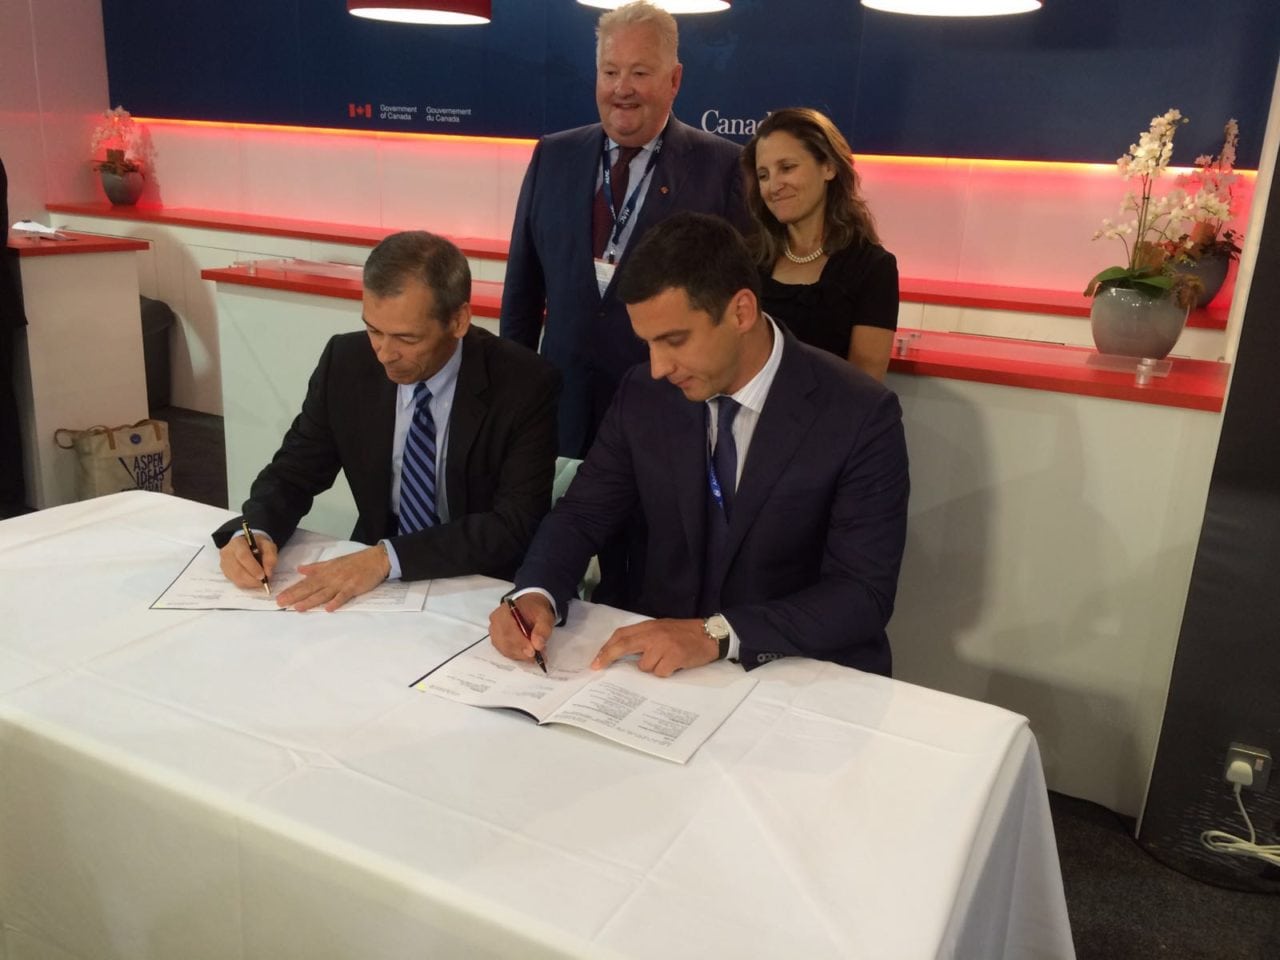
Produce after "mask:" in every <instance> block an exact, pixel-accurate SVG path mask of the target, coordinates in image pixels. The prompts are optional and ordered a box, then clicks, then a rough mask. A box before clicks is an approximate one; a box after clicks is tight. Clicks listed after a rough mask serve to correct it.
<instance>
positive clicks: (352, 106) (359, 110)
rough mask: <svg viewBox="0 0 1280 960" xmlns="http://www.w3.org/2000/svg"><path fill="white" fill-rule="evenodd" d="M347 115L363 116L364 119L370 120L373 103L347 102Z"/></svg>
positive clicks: (353, 116)
mask: <svg viewBox="0 0 1280 960" xmlns="http://www.w3.org/2000/svg"><path fill="white" fill-rule="evenodd" d="M347 116H348V117H352V118H355V117H365V118H366V119H368V120H372V119H373V104H371V103H364V104H361V103H348V104H347Z"/></svg>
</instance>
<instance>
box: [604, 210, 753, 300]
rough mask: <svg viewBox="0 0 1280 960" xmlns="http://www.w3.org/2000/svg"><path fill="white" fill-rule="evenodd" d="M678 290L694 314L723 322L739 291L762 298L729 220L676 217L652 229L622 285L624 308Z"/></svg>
mask: <svg viewBox="0 0 1280 960" xmlns="http://www.w3.org/2000/svg"><path fill="white" fill-rule="evenodd" d="M670 289H679V290H683V291H684V292H685V296H687V297H688V298H689V304H690V306H692V307H693V308H694V309H695V310H702V311H705V312H706V313H709V314H711V322H712V323H719V322H720V319H721V317H722V316H723V315H724V311H725V308H726V307H727V306H728V305H729V301H730V300H732V299H733V297H734V295H735V294H736V293H737V292H738V291H739V290H750V291H751V292H752V293H754V294H755V295H756V297H757V298H759V296H760V275H759V273H757V272H756V267H755V264H754V263H753V262H752V259H751V253H750V251H748V250H747V244H746V241H744V240H743V239H742V235H741V234H739V233H738V231H737V230H736V229H734V227H733V225H732V224H731V223H729V221H728V220H724V219H722V218H721V217H713V216H710V215H709V214H705V213H677V214H675V215H674V216H671V217H668V218H667V219H666V220H663V221H662V222H661V223H659V224H658V225H657V226H655V227H653V228H652V229H650V230H649V232H648V233H646V234H645V235H644V239H642V240H641V241H640V244H639V246H637V247H636V249H635V250H634V251H632V253H631V256H630V257H629V258H628V260H627V265H626V268H625V269H624V270H623V271H622V277H621V278H620V279H619V281H618V297H619V298H620V299H621V300H622V302H623V303H625V304H628V305H630V304H633V303H640V302H642V301H644V300H650V299H652V298H653V297H656V296H657V295H658V294H660V293H662V292H663V291H664V290H670Z"/></svg>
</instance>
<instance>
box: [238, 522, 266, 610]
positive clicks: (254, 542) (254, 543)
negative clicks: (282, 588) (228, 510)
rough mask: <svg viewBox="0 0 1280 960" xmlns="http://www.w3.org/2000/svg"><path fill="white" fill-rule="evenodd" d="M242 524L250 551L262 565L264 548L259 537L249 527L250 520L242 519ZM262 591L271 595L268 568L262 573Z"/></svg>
mask: <svg viewBox="0 0 1280 960" xmlns="http://www.w3.org/2000/svg"><path fill="white" fill-rule="evenodd" d="M240 526H242V527H243V528H244V538H245V540H247V541H248V542H249V552H250V553H252V554H253V559H255V560H257V561H258V566H262V548H261V547H260V546H258V538H257V537H255V536H254V535H253V531H252V530H250V529H249V521H248V520H241V521H240ZM262 592H263V593H265V594H266V595H267V596H268V597H269V596H271V587H270V586H268V584H267V574H266V570H265V569H264V570H263V573H262Z"/></svg>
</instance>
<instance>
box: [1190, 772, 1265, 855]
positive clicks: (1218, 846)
mask: <svg viewBox="0 0 1280 960" xmlns="http://www.w3.org/2000/svg"><path fill="white" fill-rule="evenodd" d="M1227 781H1228V782H1230V783H1233V784H1235V787H1234V791H1235V795H1236V806H1238V807H1239V808H1240V816H1242V817H1244V824H1245V826H1246V827H1248V828H1249V839H1248V840H1245V839H1244V838H1243V837H1237V836H1236V835H1235V834H1232V833H1226V832H1225V831H1223V830H1206V831H1204V833H1202V834H1200V842H1201V843H1202V844H1203V845H1204V846H1205V847H1206V848H1207V849H1209V850H1211V851H1213V852H1214V853H1224V854H1229V855H1231V856H1236V857H1252V858H1254V859H1256V860H1263V861H1265V862H1267V863H1270V864H1274V865H1276V866H1280V844H1274V843H1271V844H1260V843H1258V835H1257V834H1256V833H1254V830H1253V821H1252V820H1250V819H1249V812H1248V811H1247V810H1245V808H1244V801H1243V800H1242V799H1241V798H1240V791H1241V789H1242V788H1244V787H1248V786H1251V785H1252V784H1253V769H1252V768H1251V767H1250V766H1249V764H1248V763H1247V762H1246V761H1244V760H1236V761H1235V762H1234V763H1232V764H1231V766H1230V767H1228V768H1227Z"/></svg>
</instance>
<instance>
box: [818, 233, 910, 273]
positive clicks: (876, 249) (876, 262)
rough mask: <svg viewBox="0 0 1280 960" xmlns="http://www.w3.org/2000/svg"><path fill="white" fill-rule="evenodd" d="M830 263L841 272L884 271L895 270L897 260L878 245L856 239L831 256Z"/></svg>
mask: <svg viewBox="0 0 1280 960" xmlns="http://www.w3.org/2000/svg"><path fill="white" fill-rule="evenodd" d="M830 263H831V264H832V265H835V266H838V267H839V268H840V269H841V270H851V271H852V270H877V269H880V270H884V269H887V268H892V269H897V265H898V260H897V258H896V257H895V256H894V255H893V254H892V253H890V252H889V251H888V250H886V249H885V248H884V247H882V246H880V244H878V243H873V242H872V241H870V240H866V239H858V240H854V241H853V242H852V243H850V244H849V245H848V246H846V247H843V248H841V249H840V250H837V251H836V252H835V253H833V254H831V258H830Z"/></svg>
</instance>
